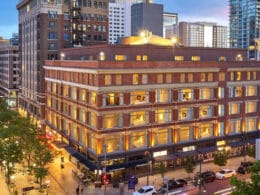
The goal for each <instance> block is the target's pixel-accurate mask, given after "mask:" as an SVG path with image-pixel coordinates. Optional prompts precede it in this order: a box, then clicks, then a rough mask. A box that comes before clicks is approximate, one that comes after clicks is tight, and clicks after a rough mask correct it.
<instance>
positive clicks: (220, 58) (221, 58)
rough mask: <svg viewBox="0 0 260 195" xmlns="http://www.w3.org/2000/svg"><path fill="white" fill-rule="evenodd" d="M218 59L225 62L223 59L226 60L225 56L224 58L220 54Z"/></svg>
mask: <svg viewBox="0 0 260 195" xmlns="http://www.w3.org/2000/svg"><path fill="white" fill-rule="evenodd" d="M218 60H219V61H220V62H225V61H227V58H226V56H220V57H219V58H218Z"/></svg>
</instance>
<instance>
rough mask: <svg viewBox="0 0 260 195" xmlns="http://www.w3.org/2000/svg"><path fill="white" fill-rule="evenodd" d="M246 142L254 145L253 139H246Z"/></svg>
mask: <svg viewBox="0 0 260 195" xmlns="http://www.w3.org/2000/svg"><path fill="white" fill-rule="evenodd" d="M247 143H249V144H253V145H255V139H250V140H247Z"/></svg>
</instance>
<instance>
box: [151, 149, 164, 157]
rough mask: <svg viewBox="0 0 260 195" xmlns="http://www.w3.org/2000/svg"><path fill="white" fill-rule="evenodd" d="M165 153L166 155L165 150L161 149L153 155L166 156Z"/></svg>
mask: <svg viewBox="0 0 260 195" xmlns="http://www.w3.org/2000/svg"><path fill="white" fill-rule="evenodd" d="M166 155H167V150H163V151H159V152H154V153H153V157H158V156H166Z"/></svg>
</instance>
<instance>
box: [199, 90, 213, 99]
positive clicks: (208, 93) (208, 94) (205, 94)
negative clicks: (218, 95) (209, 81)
mask: <svg viewBox="0 0 260 195" xmlns="http://www.w3.org/2000/svg"><path fill="white" fill-rule="evenodd" d="M199 91H200V99H201V100H208V99H212V98H213V97H214V94H213V89H210V88H202V89H200V90H199Z"/></svg>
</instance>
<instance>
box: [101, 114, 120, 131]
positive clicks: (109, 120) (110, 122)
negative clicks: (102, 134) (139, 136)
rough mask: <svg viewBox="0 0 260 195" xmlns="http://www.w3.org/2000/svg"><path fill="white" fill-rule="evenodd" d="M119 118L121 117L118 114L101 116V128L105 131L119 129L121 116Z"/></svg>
mask: <svg viewBox="0 0 260 195" xmlns="http://www.w3.org/2000/svg"><path fill="white" fill-rule="evenodd" d="M120 116H121V115H120V114H106V115H104V116H103V122H104V124H103V127H104V128H105V129H111V128H114V127H120V125H122V116H121V117H120ZM120 119H121V120H120ZM120 123H121V124H120Z"/></svg>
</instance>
